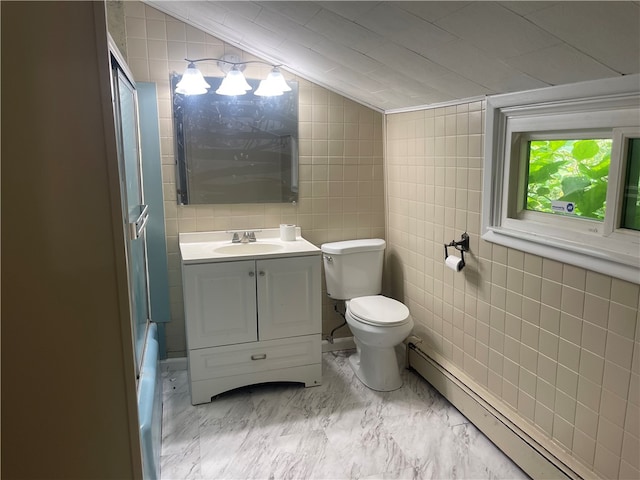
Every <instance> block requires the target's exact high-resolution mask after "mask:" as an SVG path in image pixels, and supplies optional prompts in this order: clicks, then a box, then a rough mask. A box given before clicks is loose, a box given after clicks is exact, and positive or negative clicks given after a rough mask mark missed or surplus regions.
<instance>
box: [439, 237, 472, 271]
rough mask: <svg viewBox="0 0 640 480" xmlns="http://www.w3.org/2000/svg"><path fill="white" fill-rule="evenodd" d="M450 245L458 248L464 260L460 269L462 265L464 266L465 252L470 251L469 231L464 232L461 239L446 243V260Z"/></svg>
mask: <svg viewBox="0 0 640 480" xmlns="http://www.w3.org/2000/svg"><path fill="white" fill-rule="evenodd" d="M448 247H453V248H455V249H456V250H458V251H459V252H460V257H461V260H462V264H461V265H460V269H462V267H464V265H465V264H464V252H468V251H469V235H468V234H467V232H464V233H463V234H462V236H461V239H460V240H458V241H456V240H451V242H449V244H446V243H445V244H444V259H445V260H446V259H447V257H448V256H449V252H448V250H447V248H448Z"/></svg>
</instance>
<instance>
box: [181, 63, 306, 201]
mask: <svg viewBox="0 0 640 480" xmlns="http://www.w3.org/2000/svg"><path fill="white" fill-rule="evenodd" d="M179 80H180V76H179V75H175V74H174V75H172V76H171V91H172V92H174V93H173V121H174V138H175V155H176V168H177V172H176V173H177V174H176V188H177V198H178V204H182V205H202V204H225V203H291V202H296V201H297V200H298V84H297V82H291V81H290V82H287V83H288V84H289V86H290V87H291V91H290V92H285V93H284V94H282V95H281V96H277V97H260V96H257V95H254V94H253V92H255V90H256V88H258V84H259V80H253V79H247V82H248V83H249V84H250V85H251V87H252V90H250V91H248V92H247V93H246V95H242V96H234V97H232V96H223V95H218V94H216V92H215V90H216V88H217V86H218V85H219V84H220V82H221V80H222V79H221V78H215V77H205V80H206V81H207V83H208V84H209V85H211V87H212V88H210V89H209V91H208V92H207V93H206V94H204V95H182V94H178V93H175V87H176V84H177V83H178V81H179Z"/></svg>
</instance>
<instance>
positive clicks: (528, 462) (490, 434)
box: [407, 343, 593, 480]
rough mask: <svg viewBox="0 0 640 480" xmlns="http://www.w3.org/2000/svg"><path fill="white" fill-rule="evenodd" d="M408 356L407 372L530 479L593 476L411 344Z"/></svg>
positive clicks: (577, 479)
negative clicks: (423, 382) (425, 383)
mask: <svg viewBox="0 0 640 480" xmlns="http://www.w3.org/2000/svg"><path fill="white" fill-rule="evenodd" d="M407 356H408V366H409V367H410V368H412V369H413V370H414V371H416V372H417V373H418V374H419V375H421V376H422V377H423V378H424V379H425V380H427V381H428V382H429V383H430V384H431V385H432V386H433V387H434V388H435V389H436V390H438V391H439V392H440V393H441V394H442V395H443V396H444V397H445V398H446V399H447V400H448V401H449V402H450V403H451V404H452V405H453V406H455V407H456V408H457V409H458V410H459V411H460V412H461V413H462V414H463V415H464V416H465V417H467V418H468V419H469V421H471V422H472V423H473V424H474V425H475V426H476V427H477V428H478V429H479V430H480V431H482V433H483V434H484V435H486V437H487V438H489V440H491V441H492V442H493V443H494V444H495V445H496V446H497V447H498V448H500V450H502V451H503V452H504V453H505V454H506V455H507V456H508V457H509V458H511V459H512V460H513V462H514V463H516V464H517V465H518V466H519V467H520V468H521V469H522V470H523V471H524V472H526V473H527V474H528V475H529V476H530V477H532V478H535V479H538V478H541V479H542V478H548V479H554V480H556V479H575V480H580V479H582V478H585V477H587V476H593V473H591V475H589V473H588V472H586V471H585V474H582V475H581V474H579V473H577V472H576V470H575V468H572V467H570V466H569V465H567V464H566V463H565V462H563V461H562V460H560V459H559V458H558V457H557V456H556V455H554V454H553V453H552V452H551V451H550V450H549V449H547V448H545V447H544V446H543V445H542V444H541V443H540V442H538V441H536V440H535V439H534V438H532V437H531V436H530V435H529V434H527V433H526V432H525V431H523V430H522V429H521V428H519V427H518V426H517V425H516V424H515V423H513V422H512V421H511V420H509V419H508V418H507V417H505V416H504V415H503V414H501V413H500V412H499V411H498V410H497V409H496V408H494V407H493V406H491V405H490V404H489V403H488V402H487V401H486V400H485V399H483V398H482V397H481V396H480V395H478V394H477V393H476V392H474V391H473V390H472V389H471V388H469V387H468V386H467V385H466V384H465V383H464V382H463V381H461V380H460V379H459V378H458V377H456V376H455V375H454V374H452V373H451V372H450V371H449V370H447V369H446V368H445V367H443V366H442V365H440V364H439V363H438V362H436V361H435V360H434V359H433V358H431V357H430V356H429V355H427V354H426V353H425V352H424V351H422V350H420V349H419V348H418V347H417V346H416V345H414V344H413V343H409V344H408V349H407ZM576 466H577V467H579V465H576ZM581 470H582V469H581Z"/></svg>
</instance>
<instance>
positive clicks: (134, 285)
mask: <svg viewBox="0 0 640 480" xmlns="http://www.w3.org/2000/svg"><path fill="white" fill-rule="evenodd" d="M113 80H114V86H115V88H114V91H115V92H116V95H117V98H114V103H115V107H116V122H118V123H119V125H117V127H118V135H119V136H120V139H119V140H120V141H119V148H120V152H119V161H120V175H121V178H120V183H121V188H122V192H123V199H122V202H123V212H126V213H125V217H126V218H125V219H124V221H125V223H127V224H128V228H127V230H128V239H127V261H128V268H129V290H130V296H131V309H132V311H131V313H132V331H133V339H134V343H135V354H136V375H139V373H140V363H141V361H142V356H143V353H144V348H145V345H144V343H145V338H146V333H147V328H148V323H149V317H150V315H149V287H148V274H147V271H148V269H147V245H146V223H147V220H148V206H147V205H145V204H144V197H143V190H142V169H141V162H140V148H139V138H138V121H137V118H138V112H137V101H136V90H135V87H134V86H133V85H132V83H131V82H130V81H129V79H128V78H127V77H126V75H125V74H124V72H123V71H122V69H120V68H119V66H118V64H117V63H115V62H114V65H113Z"/></svg>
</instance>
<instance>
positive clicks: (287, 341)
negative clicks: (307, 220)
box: [180, 228, 322, 405]
mask: <svg viewBox="0 0 640 480" xmlns="http://www.w3.org/2000/svg"><path fill="white" fill-rule="evenodd" d="M296 233H297V234H296V239H295V240H294V241H282V240H280V234H279V230H278V229H265V230H261V231H256V232H255V234H254V235H252V238H253V237H255V241H251V242H249V241H246V240H247V239H246V238H245V241H246V243H240V242H238V243H232V233H228V232H204V233H185V234H180V253H181V259H182V283H183V297H184V311H185V326H186V339H187V350H188V352H187V355H188V365H189V366H188V368H189V384H190V389H191V403H192V404H194V405H196V404H200V403H206V402H209V401H211V397H213V396H215V395H218V394H219V393H222V392H225V391H227V390H231V389H234V388H237V387H241V386H244V385H251V384H255V383H264V382H276V381H284V382H301V383H304V384H305V386H307V387H309V386H314V385H319V384H320V382H321V377H322V368H321V362H322V358H321V354H322V345H321V329H322V298H321V292H322V285H321V282H322V279H321V252H320V249H318V248H317V247H316V246H314V245H313V244H311V243H309V242H308V241H306V240H304V239H303V238H302V237H301V236H300V229H299V228H298V229H297V232H296ZM241 235H242V232H241Z"/></svg>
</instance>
